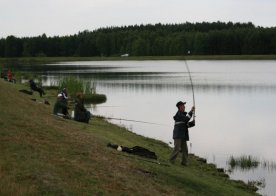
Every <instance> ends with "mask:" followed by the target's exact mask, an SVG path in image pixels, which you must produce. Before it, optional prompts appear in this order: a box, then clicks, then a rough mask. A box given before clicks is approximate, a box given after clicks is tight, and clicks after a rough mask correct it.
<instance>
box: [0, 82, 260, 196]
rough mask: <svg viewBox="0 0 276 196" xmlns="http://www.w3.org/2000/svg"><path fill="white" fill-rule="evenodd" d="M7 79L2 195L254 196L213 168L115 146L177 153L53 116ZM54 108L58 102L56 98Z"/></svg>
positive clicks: (120, 131)
mask: <svg viewBox="0 0 276 196" xmlns="http://www.w3.org/2000/svg"><path fill="white" fill-rule="evenodd" d="M24 88H25V89H26V87H25V86H22V85H19V84H12V83H8V82H5V81H2V80H0V108H1V112H0V155H1V159H0V179H1V180H0V195H254V194H255V193H254V192H253V191H251V190H250V189H248V186H247V185H245V184H244V183H242V182H237V181H231V180H229V179H228V178H227V177H225V175H223V173H219V172H218V171H217V170H216V168H215V167H214V166H213V165H210V164H204V163H202V162H200V161H198V158H197V157H196V156H191V158H190V165H189V166H188V167H181V166H180V165H179V164H175V165H171V164H169V166H164V165H158V164H155V163H152V162H148V161H146V160H145V159H142V158H138V157H136V156H130V155H128V154H125V153H123V152H118V151H116V150H114V149H111V148H107V147H106V144H107V143H108V142H111V143H117V144H121V145H124V146H129V147H132V146H135V145H139V146H143V147H146V148H148V149H150V150H152V151H155V152H156V154H157V155H158V157H159V160H161V161H165V160H167V157H168V156H169V153H170V152H171V149H170V148H169V147H168V146H167V145H166V144H164V143H162V142H160V141H156V140H153V139H149V138H145V137H142V136H139V135H136V134H134V133H131V132H129V131H127V130H126V129H124V128H122V127H118V126H115V125H112V124H110V123H108V122H106V121H104V120H102V119H98V118H95V119H93V120H92V122H90V124H83V123H78V122H75V121H71V120H64V119H61V118H58V117H55V116H53V115H51V113H52V106H53V104H52V105H51V106H49V105H45V104H42V103H39V102H34V101H32V100H31V98H34V97H35V98H37V99H40V98H38V97H37V95H32V96H30V95H26V94H23V93H20V92H19V91H18V90H19V89H24ZM51 101H52V102H51V103H53V100H51Z"/></svg>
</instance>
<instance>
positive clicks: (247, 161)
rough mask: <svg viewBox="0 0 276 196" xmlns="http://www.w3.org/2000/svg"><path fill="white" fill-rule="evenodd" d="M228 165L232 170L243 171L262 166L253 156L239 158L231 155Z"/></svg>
mask: <svg viewBox="0 0 276 196" xmlns="http://www.w3.org/2000/svg"><path fill="white" fill-rule="evenodd" d="M227 163H228V165H229V166H230V167H231V169H235V168H240V169H242V170H249V169H252V168H257V167H258V166H259V164H260V161H259V160H258V159H257V158H255V157H252V156H251V155H248V156H247V155H243V156H240V157H237V158H235V157H234V156H232V155H231V156H230V158H229V159H228V161H227Z"/></svg>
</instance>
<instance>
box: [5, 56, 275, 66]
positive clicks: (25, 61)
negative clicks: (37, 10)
mask: <svg viewBox="0 0 276 196" xmlns="http://www.w3.org/2000/svg"><path fill="white" fill-rule="evenodd" d="M109 60H115V61H116V60H120V61H121V60H276V55H189V56H129V57H22V58H0V63H12V62H17V63H22V64H34V63H51V62H61V61H109Z"/></svg>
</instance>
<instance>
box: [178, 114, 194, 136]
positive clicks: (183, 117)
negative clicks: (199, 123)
mask: <svg viewBox="0 0 276 196" xmlns="http://www.w3.org/2000/svg"><path fill="white" fill-rule="evenodd" d="M192 116H193V113H192V112H189V113H188V114H187V112H180V111H177V112H176V114H175V116H174V117H173V119H174V121H175V124H174V129H173V139H185V140H186V141H189V130H188V128H189V127H193V126H194V122H193V121H191V122H189V121H190V119H191V118H192Z"/></svg>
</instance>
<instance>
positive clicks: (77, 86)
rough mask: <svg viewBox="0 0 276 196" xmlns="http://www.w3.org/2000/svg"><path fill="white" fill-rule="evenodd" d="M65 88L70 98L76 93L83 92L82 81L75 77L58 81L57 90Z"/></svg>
mask: <svg viewBox="0 0 276 196" xmlns="http://www.w3.org/2000/svg"><path fill="white" fill-rule="evenodd" d="M63 88H66V89H67V92H68V94H69V95H70V96H75V95H76V93H78V92H83V91H84V87H83V81H81V80H80V79H78V78H76V77H71V76H70V77H64V78H62V79H61V80H60V81H59V89H60V90H61V89H63Z"/></svg>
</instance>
